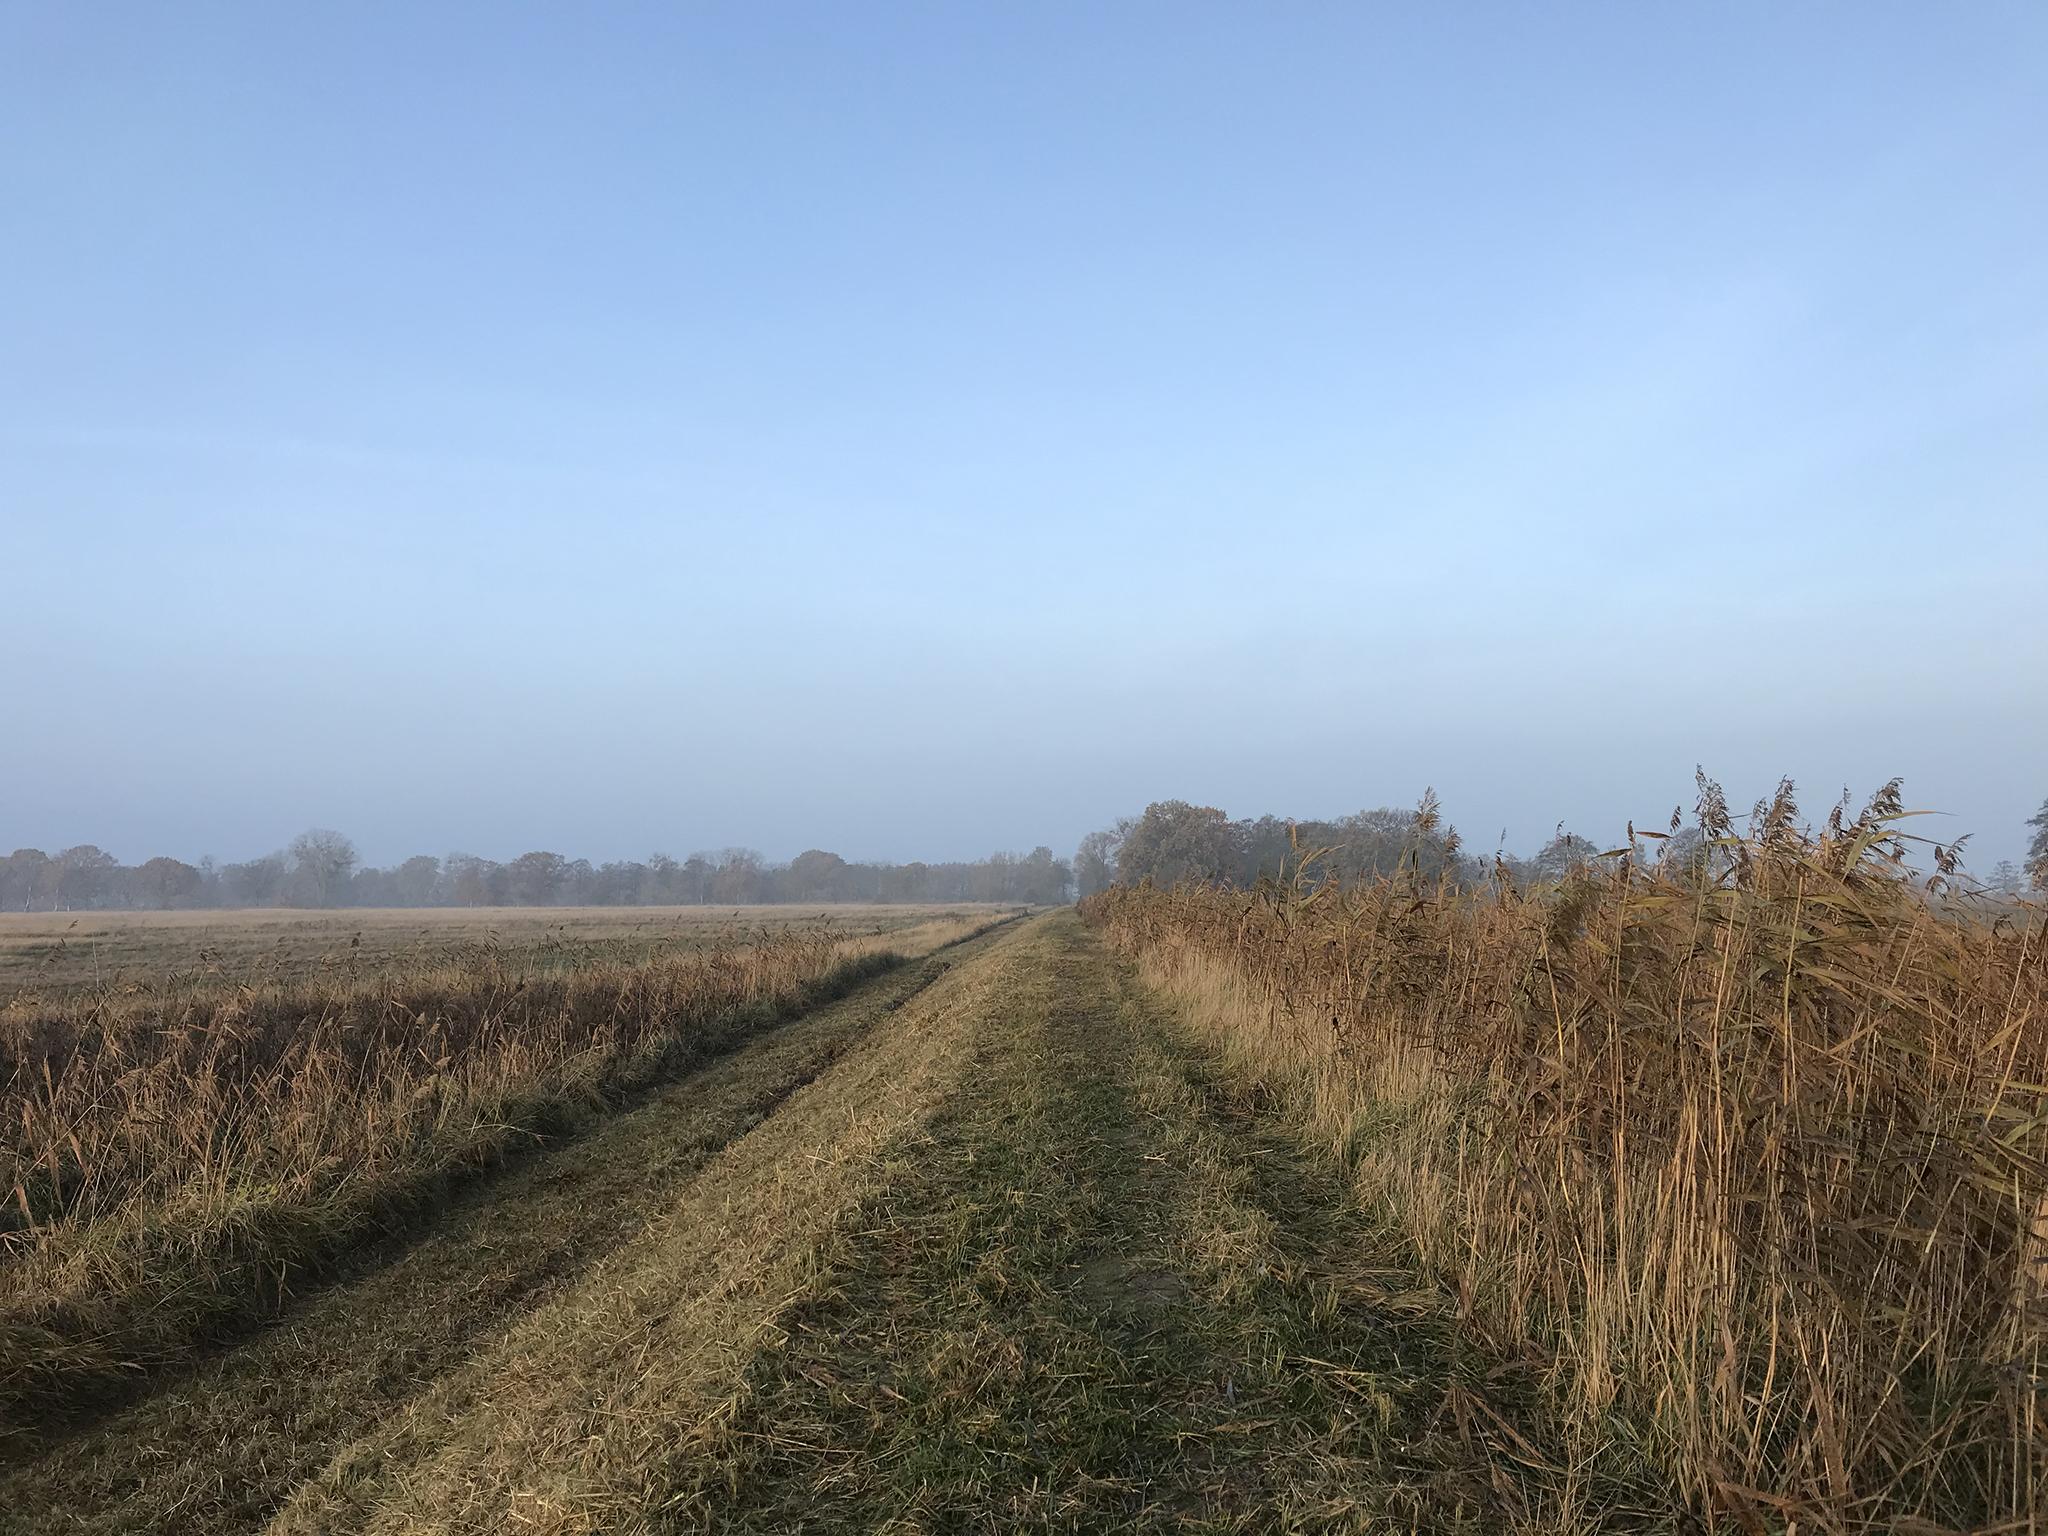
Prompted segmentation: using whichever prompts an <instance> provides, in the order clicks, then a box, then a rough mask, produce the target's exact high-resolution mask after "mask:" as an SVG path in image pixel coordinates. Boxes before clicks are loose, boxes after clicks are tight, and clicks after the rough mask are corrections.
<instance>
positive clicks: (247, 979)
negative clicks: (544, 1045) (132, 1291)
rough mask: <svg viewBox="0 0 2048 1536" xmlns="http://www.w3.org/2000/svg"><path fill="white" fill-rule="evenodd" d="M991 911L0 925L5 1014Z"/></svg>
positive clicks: (624, 954)
mask: <svg viewBox="0 0 2048 1536" xmlns="http://www.w3.org/2000/svg"><path fill="white" fill-rule="evenodd" d="M993 910H997V909H994V908H986V907H978V906H976V905H974V904H972V903H961V904H957V905H952V906H933V907H919V906H882V907H863V906H821V907H806V906H796V905H779V906H768V907H418V908H388V909H386V908H364V909H346V910H340V911H305V910H294V909H290V908H275V907H266V908H260V909H256V910H252V911H173V912H0V1003H4V1002H5V1001H6V1000H7V999H8V998H10V997H14V996H19V995H21V994H24V993H31V992H32V993H37V994H41V995H45V996H48V995H55V994H63V993H74V992H81V991H90V990H95V989H101V990H108V989H110V990H114V991H120V990H122V989H124V988H133V987H138V986H140V987H156V986H160V985H162V984H163V983H164V982H165V981H166V980H167V979H169V978H172V977H176V978H179V979H181V980H184V981H186V982H189V983H192V984H198V985H204V984H207V983H209V982H220V981H226V982H229V983H231V984H242V983H257V982H274V981H280V980H292V979H304V978H311V977H319V976H331V975H337V974H339V975H350V974H354V975H364V974H370V973H373V972H375V971H377V970H380V969H383V968H385V967H388V966H391V965H397V964H402V965H409V966H413V965H422V964H433V963H436V962H442V961H449V960H456V959H460V958H462V957H463V956H465V955H467V954H470V953H472V952H476V951H482V950H496V951H498V952H500V953H501V954H504V955H507V956H512V957H517V959H518V961H519V962H520V963H525V964H542V965H549V964H552V965H555V966H557V967H559V966H563V965H578V964H583V963H585V962H587V961H588V960H589V959H590V958H591V957H592V956H593V955H601V956H602V957H604V958H607V959H613V960H636V959H642V958H645V957H647V956H648V955H651V954H654V953H656V952H658V951H665V950H673V949H675V948H677V947H688V946H692V945H700V944H704V943H708V942H711V941H713V940H716V939H718V938H721V937H724V936H729V935H730V934H732V933H733V932H734V931H736V930H743V931H747V932H760V931H769V932H773V931H776V930H779V929H784V928H790V927H799V926H800V927H812V926H817V925H820V924H823V925H829V926H830V927H831V928H832V929H833V930H834V931H835V932H837V933H839V934H842V935H846V936H850V937H859V936H867V935H874V934H881V933H890V932H894V931H896V930H898V929H902V928H906V927H911V926H914V925H916V924H919V923H923V922H928V921H932V920H943V919H948V918H951V917H956V916H967V915H971V914H974V913H977V912H988V911H993Z"/></svg>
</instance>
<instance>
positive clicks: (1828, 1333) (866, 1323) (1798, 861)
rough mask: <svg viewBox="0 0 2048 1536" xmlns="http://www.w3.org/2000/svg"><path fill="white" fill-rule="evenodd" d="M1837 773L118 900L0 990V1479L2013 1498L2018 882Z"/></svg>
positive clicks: (1981, 1504)
mask: <svg viewBox="0 0 2048 1536" xmlns="http://www.w3.org/2000/svg"><path fill="white" fill-rule="evenodd" d="M1710 819H1711V818H1710ZM1889 825H1890V822H1889V818H1888V813H1887V811H1886V809H1885V807H1883V806H1879V807H1877V808H1874V809H1873V811H1872V812H1871V813H1870V814H1869V815H1868V816H1866V817H1865V818H1863V819H1861V820H1855V821H1843V820H1837V821H1835V822H1833V823H1831V824H1830V825H1829V826H1828V827H1827V828H1826V829H1825V830H1823V831H1821V832H1818V833H1809V832H1806V831H1803V830H1795V829H1794V828H1793V826H1792V812H1791V809H1790V806H1789V800H1788V801H1787V802H1786V804H1785V805H1783V806H1781V807H1773V808H1765V809H1764V810H1763V811H1761V812H1760V818H1759V821H1758V823H1757V824H1756V825H1754V826H1753V827H1752V828H1751V829H1750V831H1749V832H1748V833H1747V834H1737V833H1735V832H1734V831H1733V830H1732V829H1731V828H1729V827H1727V826H1725V825H1722V824H1714V825H1711V826H1710V827H1709V831H1710V832H1712V833H1713V834H1714V835H1713V837H1712V838H1710V840H1709V843H1708V848H1709V860H1708V861H1707V862H1704V863H1701V864H1696V865H1693V866H1691V867H1688V868H1676V867H1672V866H1670V865H1668V864H1665V863H1660V862H1658V861H1657V860H1655V859H1654V857H1652V856H1650V855H1648V854H1647V853H1646V852H1643V851H1640V850H1637V851H1630V852H1627V853H1625V854H1623V853H1618V854H1617V855H1616V856H1614V857H1610V858H1606V859H1605V860H1604V861H1601V862H1598V863H1596V864H1593V865H1590V866H1587V867H1584V868H1581V869H1579V870H1578V871H1577V872H1575V873H1573V874H1571V875H1570V876H1569V877H1568V878H1566V879H1565V880H1564V881H1563V882H1562V883H1560V884H1553V885H1544V886H1539V887H1534V888H1528V889H1517V888H1515V887H1514V886H1513V885H1512V884H1511V883H1507V882H1499V883H1496V884H1494V885H1491V886H1488V887H1482V888H1479V889H1472V888H1463V889H1460V888H1457V887H1454V886H1451V885H1448V884H1434V883H1431V882H1429V881H1426V880H1424V879H1423V878H1422V877H1421V876H1420V875H1419V874H1418V873H1416V872H1415V869H1414V868H1413V867H1404V869H1403V871H1402V872H1401V873H1400V874H1398V875H1396V876H1395V877H1393V878H1390V879H1384V880H1381V881H1378V882H1377V883H1370V884H1365V885H1360V886H1352V887H1348V888H1339V887H1337V886H1334V885H1318V884H1317V883H1316V882H1314V881H1313V880H1312V879H1307V880H1304V881H1302V882H1301V883H1299V884H1296V885H1293V886H1289V887H1285V888H1280V887H1273V886H1267V887H1263V888H1261V889H1258V890H1254V891H1232V890H1223V889H1211V888H1185V889H1181V890H1175V891H1162V890H1155V889H1151V888H1149V887H1146V888H1138V889H1128V888H1118V889H1115V890H1112V891H1110V892H1108V893H1106V894H1104V895H1102V896H1097V897H1091V898H1090V899H1089V901H1088V902H1087V903H1084V905H1083V907H1082V909H1081V911H1080V912H1078V913H1077V912H1075V911H1072V910H1065V911H1058V912H1052V913H1043V914H1039V915H1037V916H1034V917H1030V918H1029V919H1028V920H1025V921H1016V920H1008V919H1002V920H999V919H1000V918H1001V915H1000V914H995V913H991V912H987V911H957V910H948V911H944V912H937V913H934V912H930V911H922V912H918V911H876V912H860V913H834V914H832V916H833V917H834V918H835V921H834V922H832V923H830V924H824V925H821V924H819V923H817V922H815V921H809V920H807V919H806V914H802V913H797V912H790V911H787V910H778V911H776V912H774V913H772V914H766V915H765V916H766V917H767V918H768V920H767V921H765V922H764V921H753V922H751V923H748V924H747V925H746V926H745V927H743V928H734V927H731V926H729V925H728V926H726V927H719V926H717V925H715V924H714V925H711V926H705V925H703V924H702V923H701V922H682V921H677V920H676V919H675V918H674V916H673V915H671V914H660V915H649V914H642V913H630V914H597V913H578V914H572V915H570V916H571V917H573V918H575V919H582V920H584V921H586V922H587V923H588V924H589V931H588V932H587V933H585V934H584V935H583V936H582V937H576V936H573V935H571V934H568V933H566V932H565V919H564V915H563V914H554V913H549V914H520V916H521V917H522V918H525V919H526V920H527V922H528V923H529V924H530V926H528V927H526V928H524V929H523V930H515V931H514V933H513V935H512V936H511V937H508V936H507V934H506V932H505V931H503V930H499V931H496V932H494V931H493V930H492V927H491V923H492V921H493V920H495V919H496V918H497V917H498V916H499V915H498V914H492V915H491V918H489V919H483V920H481V926H479V927H475V928H468V929H465V928H464V927H462V926H461V924H460V919H461V917H462V916H463V915H462V914H446V915H441V914H436V915H434V916H433V917H431V918H429V919H428V920H427V921H426V922H425V923H423V922H422V921H421V918H420V915H418V914H405V920H404V921H403V922H401V921H397V920H395V919H394V920H392V921H391V922H389V923H388V925H385V926H382V927H379V926H378V925H376V924H369V923H363V922H362V919H363V917H364V916H365V914H348V915H346V916H342V917H339V918H329V919H326V920H324V922H312V923H308V924H306V925H305V926H304V928H303V929H302V930H301V931H300V932H299V935H298V940H297V942H298V944H299V946H300V947H299V949H298V950H297V951H296V952H295V953H296V954H297V955H298V956H299V958H298V959H297V960H295V961H294V962H293V963H292V964H291V965H289V966H280V967H279V968H278V969H277V970H276V971H274V972H270V973H265V972H263V970H262V968H261V962H260V961H250V960H246V959H245V960H243V961H241V962H239V963H238V966H239V972H240V974H241V975H242V976H243V977H244V978H245V979H243V980H241V981H239V982H236V983H235V984H233V985H223V984H222V983H223V982H224V981H225V980H227V978H228V977H230V976H231V975H233V974H234V973H235V972H236V971H237V969H238V967H237V966H229V965H224V964H223V965H220V966H219V967H218V970H219V974H217V975H216V974H213V973H212V972H206V973H205V974H204V975H202V978H201V979H200V981H199V982H197V983H194V982H193V981H191V980H188V979H184V978H186V976H187V975H188V972H187V971H186V970H185V969H182V968H184V967H189V966H190V965H191V962H192V957H194V956H195V955H197V953H198V951H199V949H200V948H201V947H205V946H208V945H209V944H210V941H208V940H203V939H200V938H198V937H197V935H198V934H199V933H201V932H203V931H204V925H203V924H198V923H190V921H189V920H187V921H186V922H176V921H172V922H164V921H158V922H144V923H139V924H136V925H134V928H133V929H132V930H130V931H129V933H128V934H127V935H126V937H127V938H129V939H130V940H133V941H134V942H136V943H137V944H138V945H141V946H143V947H141V948H138V949H136V950H135V951H133V952H134V953H137V954H142V953H147V954H151V955H154V956H155V957H156V958H157V960H158V962H159V964H160V965H162V966H163V967H164V968H162V969H159V970H157V971H155V972H154V973H151V972H148V971H146V970H138V972H137V973H136V974H135V975H134V976H133V978H132V979H131V980H128V981H124V982H123V983H121V984H120V985H118V986H108V985H105V984H104V983H102V984H100V985H98V986H91V985H87V986H83V987H80V986H77V985H75V984H72V985H69V986H66V987H56V986H52V987H47V988H44V989H40V990H35V991H30V992H24V993H20V994H17V995H16V996H15V997H14V998H13V1000H12V1001H10V1002H7V1003H6V1004H4V1005H0V1127H4V1128H5V1135H6V1137H7V1140H6V1142H5V1145H4V1155H5V1157H6V1159H7V1161H6V1162H5V1163H4V1164H0V1194H4V1195H5V1197H6V1199H7V1201H8V1202H9V1205H8V1211H7V1214H6V1215H5V1216H4V1217H0V1511H4V1513H5V1518H4V1519H0V1528H4V1529H6V1530H9V1531H12V1530H15V1529H19V1530H22V1531H24V1532H41V1531H49V1532H58V1531H66V1532H76V1531H92V1532H108V1533H112V1532H124V1531H162V1530H193V1531H206V1532H209V1533H212V1532H233V1531H268V1532H274V1533H280V1536H281V1533H305V1532H336V1533H340V1532H357V1531H371V1532H393V1533H396V1532H427V1531H433V1532H475V1533H479V1536H481V1533H484V1532H495V1531H504V1530H523V1531H535V1532H546V1533H596V1532H604V1531H655V1530H663V1531H686V1530H687V1531H715V1532H763V1533H766V1532H782V1531H790V1530H802V1529H834V1530H840V1529H851V1530H891V1531H905V1532H910V1531H941V1530H944V1531H954V1530H958V1531H975V1530H1010V1529H1020V1528H1021V1529H1038V1530H1077V1531H1078V1530H1087V1531H1098V1530H1100V1531H1143V1532H1162V1533H1163V1532H1195V1531H1201V1532H1221V1531H1241V1532H1254V1531H1269V1530H1291V1531H1345V1532H1350V1531H1376V1530H1390V1531H1391V1530H1401V1531H1470V1532H1493V1531H1502V1530H1513V1531H1521V1532H1531V1533H1535V1532H1545V1533H1560V1536H1561V1533H1565V1532H1578V1531H1594V1530H1599V1531H1635V1530H1654V1531H1666V1532H1674V1533H1675V1532H1681V1531H1682V1532H1687V1533H1692V1532H1698V1531H1703V1530H1726V1531H1731V1532H1743V1533H1751V1532H1782V1533H1784V1536H1794V1533H1803V1532H1840V1533H1850V1532H1857V1533H1863V1532H1870V1533H1875V1532H1879V1531H1883V1532H1889V1533H1895V1536H1938V1533H1947V1532H1956V1533H1960V1532H1964V1531H1974V1532H1983V1533H1992V1532H2021V1531H2031V1530H2035V1529H2038V1528H2039V1523H2040V1520H2041V1518H2042V1516H2043V1514H2044V1512H2048V1498H2044V1490H2048V1437H2044V1434H2043V1429H2044V1426H2043V1424H2042V1421H2041V1408H2042V1404H2043V1399H2044V1394H2048V1361H2044V1340H2048V1012H2044V1010H2048V958H2044V954H2043V951H2042V946H2041V937H2042V931H2043V930H2042V927H2041V925H2040V924H2039V923H2038V922H2037V921H2036V920H2035V918H2034V914H2032V912H2031V911H2030V910H2029V909H2025V908H2012V907H2000V908H1997V909H1991V908H1981V909H1980V908H1977V907H1975V906H1973V905H1972V904H1970V903H1968V902H1962V901H1958V902H1948V901H1945V900H1929V899H1928V894H1927V892H1926V889H1925V887H1924V884H1923V883H1922V882H1919V881H1916V880H1914V879H1911V878H1909V876H1908V875H1907V873H1906V871H1905V870H1904V868H1903V867H1902V866H1901V865H1899V864H1898V863H1896V862H1894V861H1893V860H1892V859H1891V858H1890V857H1889V856H1888V853H1889V851H1890V847H1891V845H1890V843H1889V841H1888V839H1889V837H1890V835H1891V834H1890V832H1889V830H1888V829H1889ZM1311 868H1312V864H1311ZM691 916H692V917H696V916H698V915H697V914H691ZM743 916H744V917H747V918H754V917H756V916H757V915H756V914H744V915H743ZM810 916H815V914H811V915H810ZM777 918H780V919H783V921H780V922H777V921H774V919H777ZM472 921H477V919H474V918H473V919H472ZM434 924H439V925H440V926H438V927H436V929H435V932H436V933H437V935H438V939H439V947H434V946H433V945H422V944H421V943H420V935H421V933H422V932H423V931H424V930H425V929H427V928H428V927H429V926H430V925H434ZM607 924H612V925H621V926H610V927H607V926H605V925H607ZM357 932H361V933H363V935H364V939H363V943H362V944H361V945H355V944H353V943H351V944H350V945H349V950H350V953H351V958H346V959H339V958H338V959H337V960H336V961H335V962H334V963H331V964H324V965H323V964H320V963H319V956H320V955H321V954H323V953H326V952H327V951H326V950H325V949H324V948H323V946H331V945H333V944H334V943H335V940H336V938H337V936H338V935H342V934H346V935H347V937H348V938H349V939H351V940H352V939H353V938H354V937H355V935H356V933H357ZM137 935H141V936H142V937H140V938H137V937H136V936H137ZM276 937H277V935H276V934H275V933H271V934H266V935H265V936H264V937H263V940H262V941H261V942H260V943H259V944H258V947H257V952H258V953H259V954H267V953H268V951H269V949H270V948H271V947H274V946H275V945H276ZM286 939H287V943H286V945H285V946H284V947H285V948H287V949H290V948H291V945H292V939H291V936H290V935H289V934H287V935H286ZM152 945H153V946H154V948H148V947H147V946H152ZM380 945H381V946H383V947H381V948H380V947H379V946H380ZM365 952H367V955H368V958H366V957H365ZM309 960H310V961H311V962H312V963H311V964H310V965H309V964H308V961H309ZM214 963H215V962H212V961H206V962H203V965H206V966H210V965H213V964H214ZM252 977H253V978H255V979H247V978H252Z"/></svg>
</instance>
